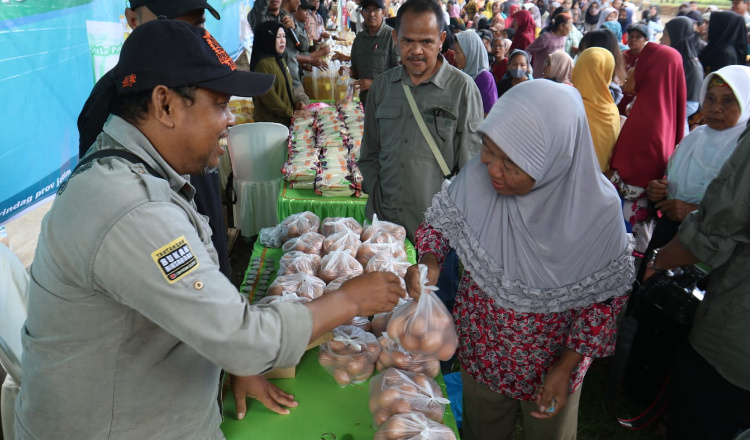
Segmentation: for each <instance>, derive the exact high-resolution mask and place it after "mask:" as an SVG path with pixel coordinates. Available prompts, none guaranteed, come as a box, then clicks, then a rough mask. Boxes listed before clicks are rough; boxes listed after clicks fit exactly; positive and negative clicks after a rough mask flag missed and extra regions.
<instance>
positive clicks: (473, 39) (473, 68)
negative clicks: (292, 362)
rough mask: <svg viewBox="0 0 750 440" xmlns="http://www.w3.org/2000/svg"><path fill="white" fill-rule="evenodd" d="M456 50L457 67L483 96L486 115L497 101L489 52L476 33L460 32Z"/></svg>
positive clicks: (457, 37) (457, 36)
mask: <svg viewBox="0 0 750 440" xmlns="http://www.w3.org/2000/svg"><path fill="white" fill-rule="evenodd" d="M454 48H455V50H456V67H457V68H459V69H461V70H463V71H464V73H465V74H467V75H469V76H470V77H471V78H472V79H473V80H474V83H475V84H476V85H477V88H479V94H480V95H482V106H483V108H484V114H485V115H486V114H487V113H489V112H490V109H492V106H493V105H495V101H497V86H496V85H495V78H494V77H493V76H492V73H490V71H489V68H490V65H489V62H488V61H487V56H486V55H485V54H486V53H487V50H486V49H485V48H484V44H483V43H482V39H481V38H480V37H479V35H478V34H477V33H476V32H459V33H458V34H457V35H456V42H455V45H454Z"/></svg>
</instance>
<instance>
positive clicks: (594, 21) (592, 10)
mask: <svg viewBox="0 0 750 440" xmlns="http://www.w3.org/2000/svg"><path fill="white" fill-rule="evenodd" d="M600 16H601V11H600V10H599V2H591V4H590V5H589V7H588V8H586V13H585V14H584V17H583V29H584V33H586V32H589V31H593V30H594V29H597V28H598V27H599V17H600Z"/></svg>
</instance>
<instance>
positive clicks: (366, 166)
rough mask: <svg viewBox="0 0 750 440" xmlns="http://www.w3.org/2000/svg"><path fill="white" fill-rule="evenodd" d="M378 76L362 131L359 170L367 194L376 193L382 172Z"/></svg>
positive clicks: (380, 83)
mask: <svg viewBox="0 0 750 440" xmlns="http://www.w3.org/2000/svg"><path fill="white" fill-rule="evenodd" d="M380 78H383V76H382V75H381V76H380V77H378V78H377V79H376V80H375V81H374V82H373V83H372V87H371V88H370V93H369V94H368V97H369V99H368V100H367V105H366V108H365V123H364V128H363V132H362V148H361V150H360V154H359V162H358V165H359V171H360V172H362V178H363V179H364V181H363V182H362V187H363V189H364V191H365V192H366V193H367V194H370V195H373V194H375V188H376V187H377V185H378V175H379V173H380V124H378V119H377V117H376V111H377V106H376V103H375V102H376V101H377V98H376V97H377V93H378V88H379V87H381V86H383V82H382V81H378V79H380Z"/></svg>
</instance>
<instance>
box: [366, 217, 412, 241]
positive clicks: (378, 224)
mask: <svg viewBox="0 0 750 440" xmlns="http://www.w3.org/2000/svg"><path fill="white" fill-rule="evenodd" d="M364 226H365V228H364V231H362V241H367V240H369V239H370V238H371V237H372V236H373V235H375V234H377V233H378V232H381V231H382V232H386V233H388V234H389V235H391V236H393V237H395V238H396V239H398V240H399V241H400V242H401V243H403V242H404V240H406V229H404V227H403V226H400V225H397V224H395V223H391V222H387V221H383V220H378V216H377V214H373V215H372V224H370V225H368V224H367V222H366V221H365V225H364Z"/></svg>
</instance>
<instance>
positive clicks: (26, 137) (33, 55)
mask: <svg viewBox="0 0 750 440" xmlns="http://www.w3.org/2000/svg"><path fill="white" fill-rule="evenodd" d="M210 3H211V5H212V6H214V8H216V10H217V11H219V13H220V14H221V21H217V20H215V19H214V18H213V17H212V16H211V14H206V29H208V30H209V32H211V33H212V34H213V35H214V37H215V38H216V39H217V40H218V41H219V43H221V45H222V46H224V48H225V49H226V50H227V52H228V53H229V54H230V55H231V56H232V57H233V58H236V57H238V56H239V55H240V54H241V53H242V50H243V48H244V47H247V45H248V41H251V40H249V38H251V36H250V35H248V29H247V25H246V24H245V23H246V19H245V16H246V14H247V12H248V11H249V10H250V6H251V4H252V0H210ZM124 6H125V3H124V2H123V1H121V0H55V1H51V0H2V1H0V47H2V48H3V49H2V51H0V96H2V100H3V105H2V108H0V119H1V120H2V121H3V122H2V127H3V136H2V141H1V142H0V224H2V223H4V222H6V221H8V220H10V219H11V218H12V217H13V216H15V215H17V214H19V213H20V212H21V211H23V209H26V208H28V207H30V206H32V205H33V204H35V203H37V202H39V201H41V200H44V199H45V198H46V197H48V196H50V195H53V194H55V193H56V192H57V187H58V186H59V184H60V182H62V180H63V179H64V178H65V177H67V175H69V173H70V171H71V169H72V167H75V165H76V163H77V161H78V128H77V125H76V121H77V118H78V114H79V113H80V111H81V108H82V107H83V104H84V102H85V101H86V99H87V98H88V96H89V93H90V92H91V89H92V87H93V86H94V82H95V81H96V79H98V78H99V77H100V76H101V75H102V74H103V73H104V72H106V71H108V70H109V69H111V68H112V66H113V65H114V64H115V63H116V62H117V57H118V56H119V51H120V47H121V46H122V42H123V41H124V39H125V38H126V34H127V33H128V32H129V29H127V27H126V23H125V17H124Z"/></svg>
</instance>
